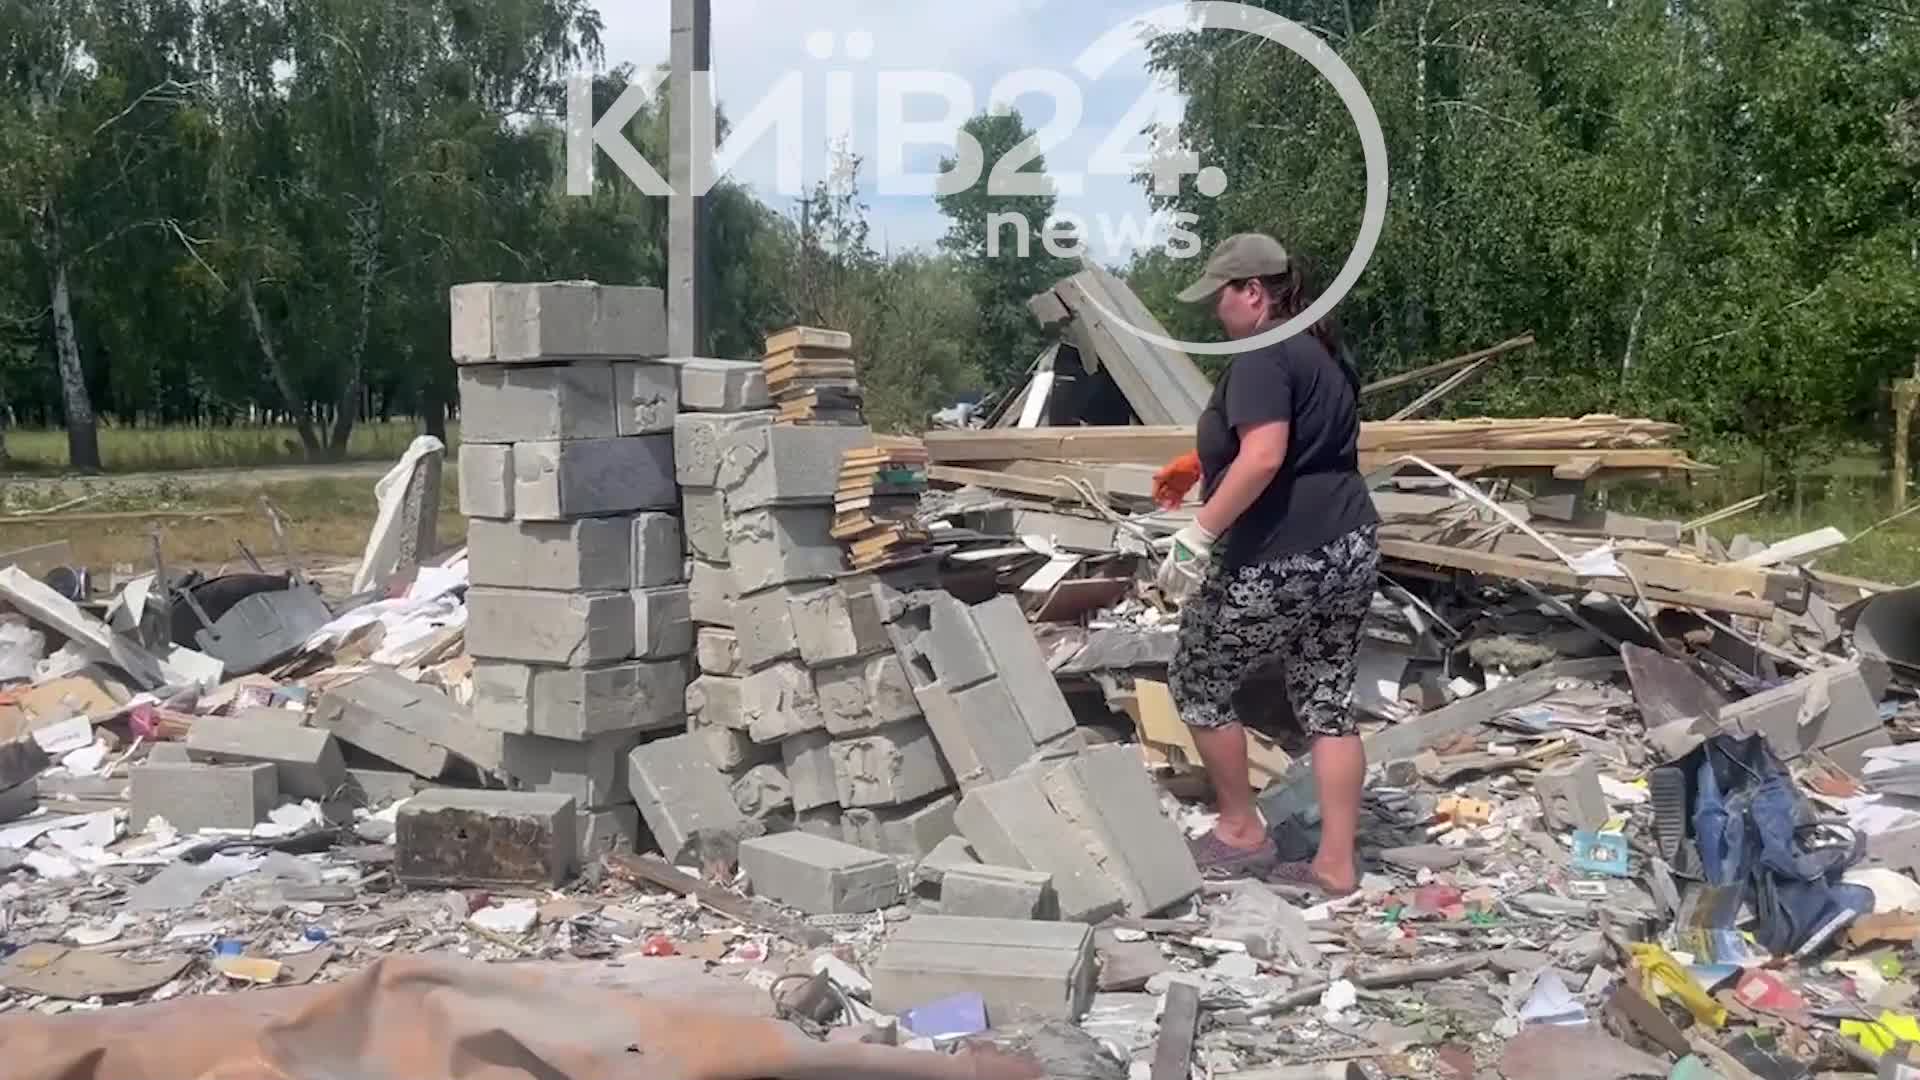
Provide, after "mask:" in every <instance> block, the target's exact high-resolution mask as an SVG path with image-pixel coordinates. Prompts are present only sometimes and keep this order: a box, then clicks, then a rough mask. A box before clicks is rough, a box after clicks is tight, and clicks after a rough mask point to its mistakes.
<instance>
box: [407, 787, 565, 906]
mask: <svg viewBox="0 0 1920 1080" xmlns="http://www.w3.org/2000/svg"><path fill="white" fill-rule="evenodd" d="M578 825H579V820H578V814H577V812H576V808H575V807H574V804H573V800H572V799H570V798H568V797H567V796H565V795H553V794H548V793H545V792H537V791H466V790H456V789H453V788H434V789H432V790H430V791H423V792H421V793H420V794H418V795H415V796H414V797H413V798H411V799H409V800H407V802H406V804H405V805H403V806H402V807H401V808H400V814H399V817H398V818H397V819H396V821H395V827H394V859H393V869H394V876H395V877H397V878H399V879H400V880H401V881H404V882H406V883H407V884H409V885H559V884H561V883H562V882H564V881H566V879H567V872H568V870H569V869H570V868H571V867H572V865H573V861H574V859H575V857H576V852H577V850H578V845H577V842H576V837H575V830H576V829H577V827H578Z"/></svg>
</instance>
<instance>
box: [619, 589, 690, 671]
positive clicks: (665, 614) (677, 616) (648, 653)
mask: <svg viewBox="0 0 1920 1080" xmlns="http://www.w3.org/2000/svg"><path fill="white" fill-rule="evenodd" d="M692 651H693V604H692V600H691V598H690V596H689V594H688V591H687V586H685V585H661V586H658V587H656V588H652V589H635V590H633V652H634V655H635V656H638V657H640V658H642V659H646V660H664V659H667V658H669V657H678V656H686V655H687V654H688V653H691V652H692Z"/></svg>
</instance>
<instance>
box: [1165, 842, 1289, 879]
mask: <svg viewBox="0 0 1920 1080" xmlns="http://www.w3.org/2000/svg"><path fill="white" fill-rule="evenodd" d="M1187 847H1188V848H1189V849H1190V850H1192V852H1193V861H1194V862H1195V863H1197V864H1198V865H1199V867H1200V876H1201V877H1204V878H1207V879H1208V880H1210V881H1219V880H1222V879H1225V878H1236V877H1260V876H1261V875H1263V874H1265V873H1266V872H1267V871H1268V870H1269V869H1270V868H1271V867H1272V866H1273V864H1275V863H1277V862H1279V861H1280V850H1279V849H1278V848H1276V847H1274V846H1273V839H1272V838H1271V837H1267V838H1265V839H1263V840H1262V842H1261V844H1260V846H1259V847H1257V848H1242V847H1234V846H1233V845H1232V844H1229V843H1227V842H1226V841H1225V840H1222V839H1220V837H1219V836H1218V835H1217V834H1215V833H1213V832H1211V831H1209V832H1207V833H1206V834H1205V835H1203V836H1200V837H1198V838H1196V839H1193V840H1189V841H1187Z"/></svg>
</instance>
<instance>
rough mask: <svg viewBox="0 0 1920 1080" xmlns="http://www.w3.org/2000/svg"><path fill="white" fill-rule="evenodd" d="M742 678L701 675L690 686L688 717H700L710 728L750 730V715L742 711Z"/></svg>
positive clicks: (687, 696) (687, 694)
mask: <svg viewBox="0 0 1920 1080" xmlns="http://www.w3.org/2000/svg"><path fill="white" fill-rule="evenodd" d="M741 683H742V680H740V679H730V678H726V677H725V676H721V675H702V676H700V677H699V678H697V679H694V680H693V681H692V682H690V683H688V684H687V693H686V704H687V715H688V716H690V717H698V718H700V720H701V721H702V722H703V723H705V724H707V725H708V726H711V727H719V728H729V729H732V730H735V731H745V730H747V723H748V721H747V716H746V713H745V712H744V711H743V710H742V708H741V697H740V693H741Z"/></svg>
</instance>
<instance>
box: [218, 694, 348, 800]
mask: <svg viewBox="0 0 1920 1080" xmlns="http://www.w3.org/2000/svg"><path fill="white" fill-rule="evenodd" d="M187 753H188V755H189V756H191V757H192V758H193V760H194V761H197V762H203V763H208V764H215V765H226V764H236V763H237V764H247V763H252V762H266V763H269V764H271V765H273V766H274V767H275V769H276V770H277V772H278V774H279V775H278V782H279V785H280V791H281V793H282V794H285V795H292V796H294V797H295V798H299V799H313V800H315V801H317V802H326V801H327V800H329V799H332V798H334V797H335V796H336V795H337V794H338V793H339V792H340V790H341V789H342V788H343V787H345V786H346V783H347V764H346V762H345V761H344V760H342V758H341V757H340V747H339V746H338V745H337V744H336V743H335V742H334V741H333V736H332V735H331V734H329V733H327V732H325V731H321V730H319V729H317V728H310V727H306V726H304V725H302V724H301V723H300V717H299V715H298V714H295V713H290V712H288V711H287V710H285V709H246V710H243V711H241V712H240V713H238V714H236V715H233V716H201V717H196V718H194V721H193V727H192V728H191V729H190V730H189V731H188V732H187Z"/></svg>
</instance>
